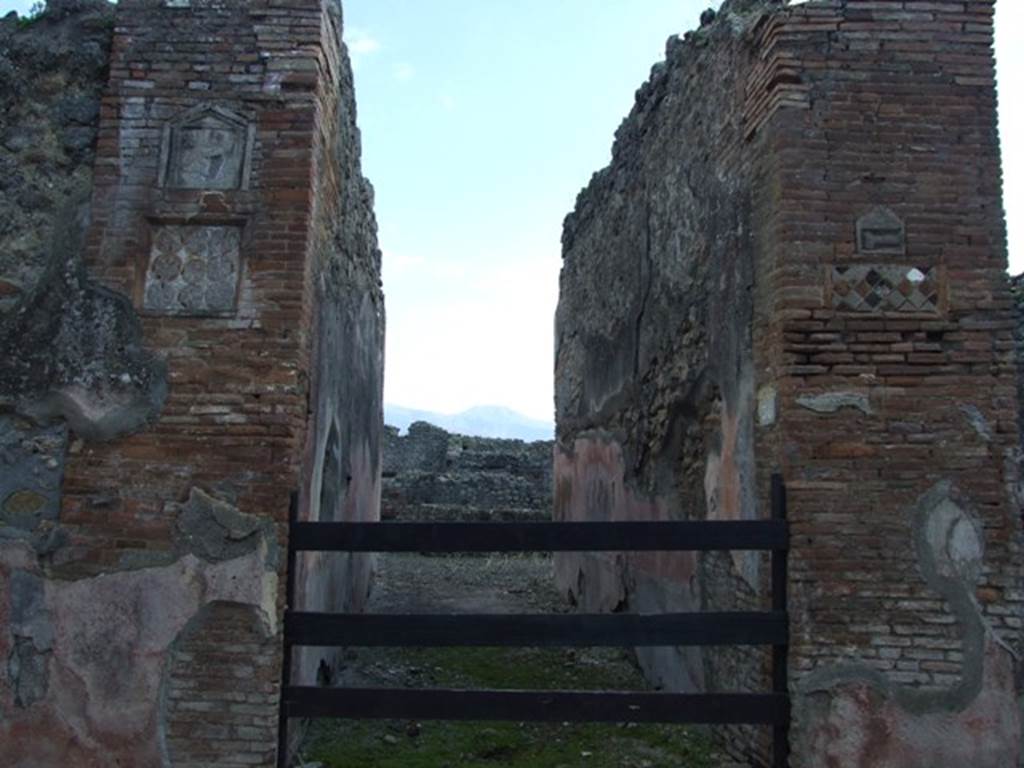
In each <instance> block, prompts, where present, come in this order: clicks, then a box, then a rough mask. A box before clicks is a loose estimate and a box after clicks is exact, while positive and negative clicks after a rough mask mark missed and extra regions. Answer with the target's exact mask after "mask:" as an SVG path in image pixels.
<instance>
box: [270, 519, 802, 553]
mask: <svg viewBox="0 0 1024 768" xmlns="http://www.w3.org/2000/svg"><path fill="white" fill-rule="evenodd" d="M289 548H290V549H291V550H292V551H294V552H303V551H320V552H339V551H344V552H600V551H604V552H611V551H660V552H669V551H691V552H698V551H709V550H769V549H770V550H785V549H788V548H789V529H788V528H787V524H786V521H784V520H739V521H732V520H678V521H667V522H612V523H536V522H534V523H293V524H292V526H291V534H290V544H289Z"/></svg>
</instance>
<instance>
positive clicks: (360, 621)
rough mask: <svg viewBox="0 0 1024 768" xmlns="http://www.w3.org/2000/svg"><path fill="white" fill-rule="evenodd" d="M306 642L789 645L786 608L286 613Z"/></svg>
mask: <svg viewBox="0 0 1024 768" xmlns="http://www.w3.org/2000/svg"><path fill="white" fill-rule="evenodd" d="M284 626H285V630H284V632H285V641H286V642H287V643H290V644H292V645H306V646H431V647H436V646H528V647H529V646H552V645H555V646H576V647H581V646H587V647H591V646H621V647H630V646H654V645H773V644H784V643H786V638H787V618H786V614H785V613H780V612H729V613H712V612H706V613H666V614H656V615H644V614H631V613H613V614H527V615H522V614H444V615H438V614H353V613H300V612H292V611H289V612H287V613H286V614H285V625H284Z"/></svg>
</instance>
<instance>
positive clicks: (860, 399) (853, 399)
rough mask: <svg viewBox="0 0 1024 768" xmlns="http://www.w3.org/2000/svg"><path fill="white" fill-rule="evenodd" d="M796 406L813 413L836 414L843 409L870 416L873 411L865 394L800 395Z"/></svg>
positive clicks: (828, 393) (845, 392) (830, 393)
mask: <svg viewBox="0 0 1024 768" xmlns="http://www.w3.org/2000/svg"><path fill="white" fill-rule="evenodd" d="M796 403H797V405H799V406H800V407H801V408H806V409H808V410H810V411H814V412H815V413H836V412H837V411H839V410H841V409H843V408H855V409H857V410H858V411H861V412H862V413H864V414H866V415H868V416H871V415H872V414H873V413H874V411H873V410H872V409H871V403H870V401H869V400H868V396H867V393H865V392H850V391H838V392H823V393H821V394H819V395H800V396H799V397H798V398H797V399H796Z"/></svg>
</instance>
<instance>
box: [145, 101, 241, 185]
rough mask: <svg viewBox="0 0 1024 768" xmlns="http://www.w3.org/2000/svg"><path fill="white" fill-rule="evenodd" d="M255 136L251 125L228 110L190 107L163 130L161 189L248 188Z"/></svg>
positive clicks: (206, 106) (211, 107)
mask: <svg viewBox="0 0 1024 768" xmlns="http://www.w3.org/2000/svg"><path fill="white" fill-rule="evenodd" d="M254 136H255V131H254V126H253V125H252V124H251V123H250V122H249V121H248V120H246V119H245V118H244V117H242V116H241V115H239V114H237V113H235V112H232V111H231V110H228V109H224V108H222V107H217V106H212V105H199V106H197V107H193V108H192V109H190V110H188V111H186V112H184V113H182V114H181V115H179V116H178V117H177V118H175V119H174V120H172V121H171V122H170V123H168V124H167V125H166V126H165V127H164V136H163V146H162V151H161V161H160V178H159V184H160V186H162V187H164V186H166V187H173V188H177V189H247V188H248V187H249V176H250V173H251V165H252V145H253V138H254Z"/></svg>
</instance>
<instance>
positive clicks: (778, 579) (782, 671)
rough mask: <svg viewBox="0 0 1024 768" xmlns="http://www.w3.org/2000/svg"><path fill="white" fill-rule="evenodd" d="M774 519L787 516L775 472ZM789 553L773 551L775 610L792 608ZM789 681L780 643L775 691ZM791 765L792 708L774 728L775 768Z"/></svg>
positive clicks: (785, 649) (782, 489)
mask: <svg viewBox="0 0 1024 768" xmlns="http://www.w3.org/2000/svg"><path fill="white" fill-rule="evenodd" d="M771 499H772V519H773V520H780V521H785V519H786V486H785V484H784V483H783V481H782V475H780V474H778V473H776V474H773V475H772V485H771ZM788 555H789V553H788V552H787V551H785V550H783V551H775V552H772V555H771V557H772V610H773V611H775V612H777V613H785V612H786V611H787V610H788V598H787V593H786V590H787V588H788V585H789V563H788ZM788 685H789V646H788V645H777V646H775V647H774V648H772V691H773V692H774V693H776V694H785V693H787V690H788ZM788 765H789V710H788V708H787V710H786V717H785V718H784V719H783V720H782V721H781V722H779V723H776V724H775V725H774V726H773V728H772V768H786V767H787V766H788Z"/></svg>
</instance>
